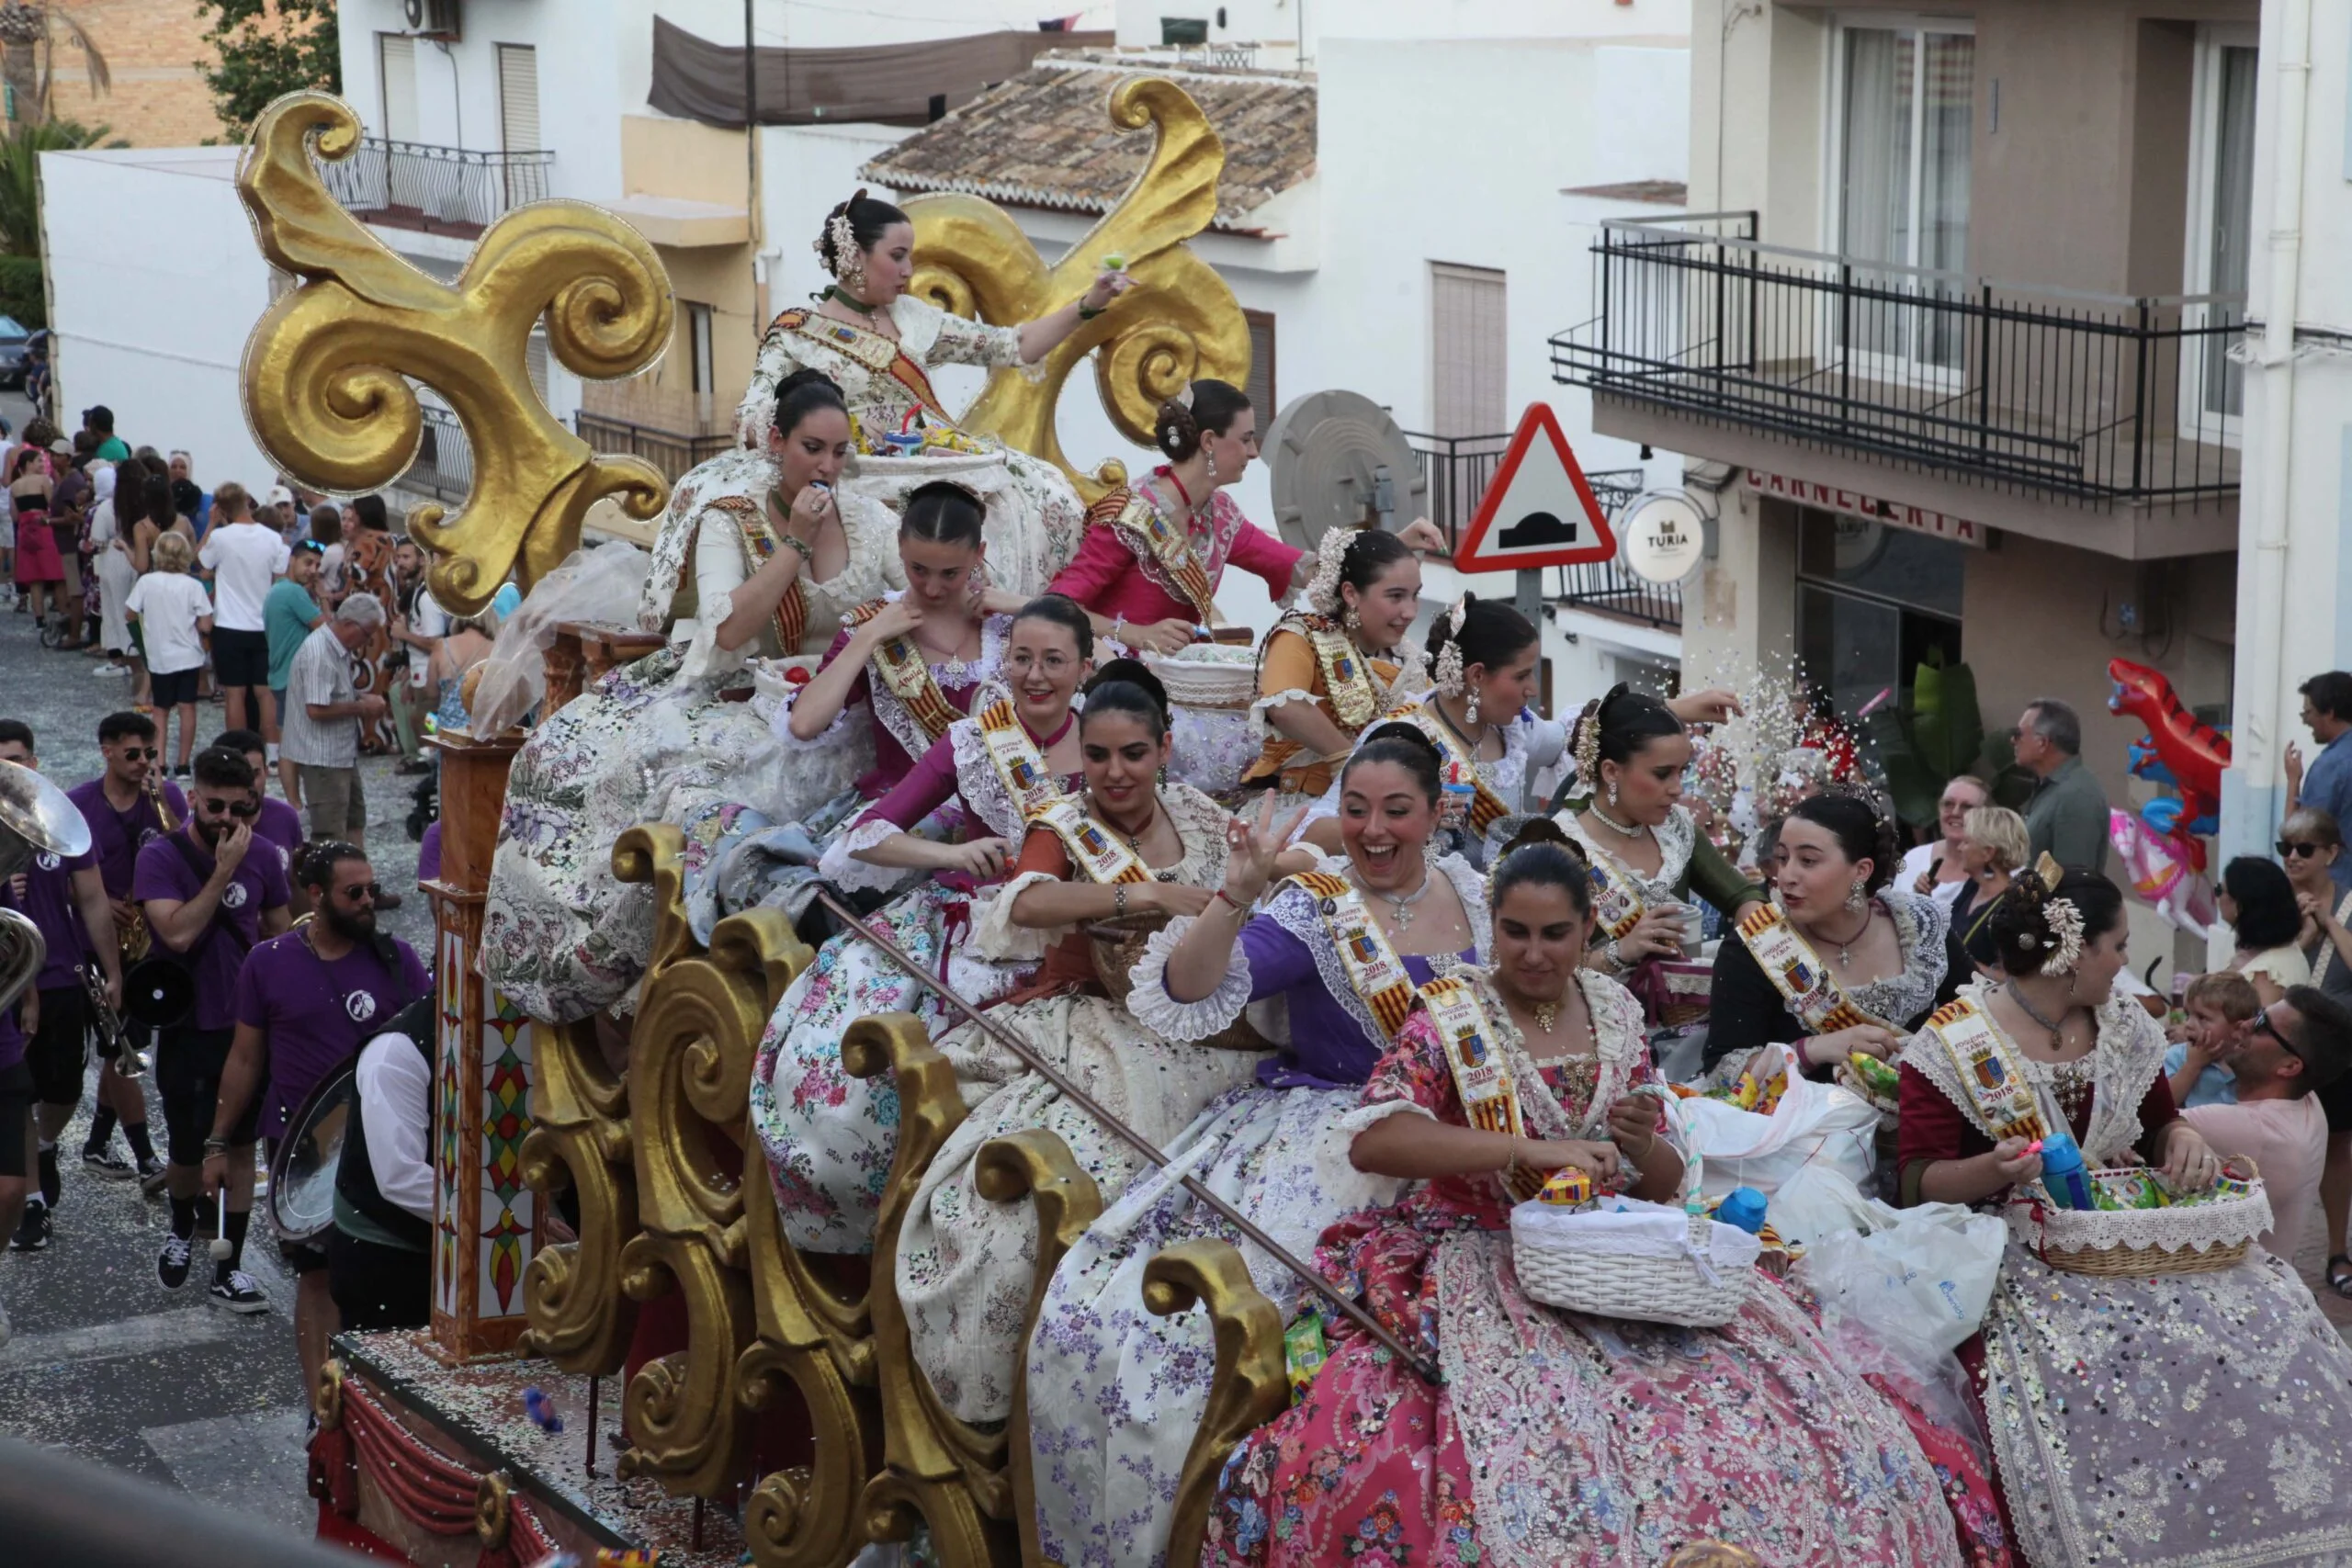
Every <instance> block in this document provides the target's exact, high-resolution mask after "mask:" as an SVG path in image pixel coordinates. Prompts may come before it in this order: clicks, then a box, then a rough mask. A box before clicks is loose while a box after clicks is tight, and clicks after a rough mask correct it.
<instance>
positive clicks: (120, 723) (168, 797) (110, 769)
mask: <svg viewBox="0 0 2352 1568" xmlns="http://www.w3.org/2000/svg"><path fill="white" fill-rule="evenodd" d="M160 739H161V738H160V736H159V735H158V734H157V732H156V728H155V721H154V720H153V718H151V717H149V716H147V715H145V714H143V713H141V712H139V711H137V710H136V709H130V708H126V709H124V710H123V711H121V712H119V713H110V714H108V715H107V716H106V717H104V718H102V719H100V720H98V754H99V755H100V756H101V757H103V758H104V759H105V760H106V771H105V772H104V773H100V774H99V775H98V776H97V777H96V778H94V779H87V780H85V781H84V782H82V783H81V784H75V785H74V787H73V788H72V789H70V790H67V791H66V792H65V797H66V798H67V799H68V800H70V801H72V802H73V803H74V806H75V807H77V808H78V809H79V810H80V811H81V813H82V820H83V821H84V822H85V823H87V824H88V825H89V829H90V850H91V852H92V853H93V854H95V855H96V856H97V861H98V881H99V882H100V884H101V885H103V886H105V888H106V892H107V904H108V906H109V907H110V908H111V909H112V912H113V915H114V929H115V942H116V947H117V953H118V964H119V967H120V970H121V972H123V973H125V974H128V973H129V972H130V966H131V965H132V964H137V963H138V962H139V961H140V960H141V959H142V958H144V957H146V956H147V955H148V953H149V951H150V950H151V948H152V946H153V942H152V940H151V939H150V937H149V935H148V932H147V920H146V917H145V915H144V914H143V913H142V912H141V909H140V908H139V905H138V903H137V901H136V900H134V899H133V898H132V897H131V896H130V885H131V879H132V874H133V871H134V868H135V867H136V866H137V865H138V863H139V852H140V850H141V847H143V846H144V845H146V844H148V843H151V842H153V840H157V839H160V838H162V837H164V835H165V834H167V833H169V832H171V831H172V830H173V829H175V828H177V827H178V826H179V825H180V824H181V823H183V822H185V821H187V796H186V795H182V794H181V793H180V788H179V786H178V785H177V784H173V783H172V782H170V781H169V780H168V779H166V778H164V769H163V766H162V763H161V761H160V760H159V759H160V755H161V752H160ZM131 1028H132V1033H133V1036H134V1042H135V1043H141V1042H143V1040H144V1038H145V1035H146V1032H147V1031H146V1029H145V1028H144V1026H142V1025H139V1024H135V1023H134V1024H133V1025H132V1026H131ZM118 1117H119V1119H120V1121H121V1123H122V1134H123V1136H124V1137H125V1138H126V1139H128V1140H129V1141H130V1152H131V1156H132V1157H133V1158H134V1159H135V1160H136V1162H137V1167H138V1173H139V1183H140V1186H141V1190H144V1191H145V1192H146V1194H147V1195H148V1196H149V1197H151V1198H152V1197H153V1196H154V1195H155V1194H156V1193H157V1192H160V1191H162V1190H163V1187H164V1164H163V1162H162V1161H161V1160H159V1159H157V1158H156V1157H155V1150H154V1147H153V1145H152V1144H150V1143H149V1141H148V1136H147V1100H146V1096H145V1095H144V1094H142V1093H141V1091H140V1088H139V1086H138V1085H137V1084H135V1083H133V1082H131V1081H130V1079H128V1078H125V1077H122V1076H121V1075H120V1074H119V1073H118V1072H116V1070H115V1065H114V1060H113V1059H112V1057H111V1056H110V1057H109V1058H108V1060H107V1064H106V1066H105V1067H104V1068H103V1069H102V1070H101V1071H100V1072H99V1074H98V1107H97V1109H96V1111H93V1112H92V1113H91V1115H90V1134H89V1136H88V1137H87V1138H86V1139H85V1141H84V1143H83V1145H82V1160H83V1163H84V1164H85V1165H93V1166H98V1167H105V1165H106V1162H107V1160H108V1159H110V1158H112V1157H113V1156H112V1154H111V1150H112V1146H113V1144H114V1129H115V1123H116V1121H117V1119H118ZM94 1151H95V1153H94Z"/></svg>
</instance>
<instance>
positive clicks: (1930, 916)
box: [1841, 886, 2136, 1103]
mask: <svg viewBox="0 0 2352 1568" xmlns="http://www.w3.org/2000/svg"><path fill="white" fill-rule="evenodd" d="M1878 907H1879V908H1882V909H1883V910H1885V911H1886V917H1887V919H1890V920H1893V921H1894V941H1895V945H1896V946H1897V947H1898V948H1899V949H1900V950H1901V951H1902V953H1903V967H1902V968H1901V969H1899V970H1897V971H1895V972H1894V974H1892V975H1889V976H1886V977H1885V978H1884V979H1883V980H1871V981H1869V982H1868V983H1866V984H1863V985H1860V986H1844V987H1841V988H1842V989H1843V990H1844V991H1845V993H1846V995H1847V998H1849V1000H1851V1001H1852V1002H1853V1004H1854V1005H1855V1006H1856V1007H1858V1008H1860V1009H1861V1010H1863V1011H1865V1012H1867V1013H1870V1014H1871V1016H1872V1017H1875V1018H1883V1019H1885V1020H1886V1021H1888V1022H1890V1023H1894V1024H1900V1023H1902V1022H1903V1021H1904V1020H1905V1019H1910V1018H1917V1017H1918V1016H1919V1015H1920V1014H1921V1013H1923V1012H1926V1011H1927V1010H1928V1008H1929V1007H1930V1006H1931V1005H1933V1003H1934V1002H1935V999H1936V993H1937V992H1938V991H1939V990H1940V989H1942V988H1943V983H1944V971H1945V969H1946V967H1947V958H1948V954H1947V953H1946V952H1945V939H1946V938H1947V937H1949V936H1950V935H1951V906H1950V905H1947V904H1940V903H1938V902H1937V901H1936V900H1935V899H1933V898H1931V897H1923V896H1921V895H1919V894H1917V893H1906V892H1904V891H1903V890H1902V889H1900V888H1897V887H1892V886H1889V887H1882V888H1880V889H1879V891H1878ZM2135 1103H2136V1101H2135Z"/></svg>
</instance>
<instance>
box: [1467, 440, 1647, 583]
mask: <svg viewBox="0 0 2352 1568" xmlns="http://www.w3.org/2000/svg"><path fill="white" fill-rule="evenodd" d="M1616 554H1617V536H1616V535H1615V534H1613V533H1611V531H1610V527H1609V519H1608V517H1607V516H1606V515H1605V514H1604V513H1602V512H1601V510H1600V502H1597V501H1595V500H1594V499H1593V498H1592V487H1591V486H1590V485H1589V484H1587V483H1586V482H1585V478H1584V469H1583V468H1581V467H1579V466H1578V465H1577V455H1576V454H1575V453H1574V452H1572V451H1570V450H1569V449H1568V438H1567V437H1566V436H1565V435H1563V434H1560V422H1559V421H1558V420H1557V419H1556V418H1555V417H1554V416H1553V413H1552V406H1551V405H1550V404H1549V403H1530V404H1528V405H1527V412H1526V413H1525V414H1523V415H1522V416H1521V419H1520V422H1519V430H1518V432H1517V434H1513V435H1512V436H1511V438H1510V450H1508V451H1506V452H1505V453H1504V454H1503V460H1502V462H1501V463H1500V464H1499V465H1498V467H1497V468H1496V469H1495V478H1494V482H1493V483H1492V484H1489V485H1488V486H1487V493H1486V496H1485V497H1484V498H1483V499H1482V500H1481V501H1480V502H1478V514H1477V515H1476V517H1473V518H1472V519H1471V520H1470V526H1469V529H1468V531H1466V532H1465V533H1464V535H1463V536H1462V542H1461V544H1460V545H1458V546H1456V547H1455V548H1454V552H1453V564H1454V566H1455V567H1456V568H1457V569H1458V570H1463V571H1532V570H1537V569H1539V568H1542V567H1547V566H1574V565H1576V564H1577V562H1579V561H1602V560H1609V559H1611V558H1614V557H1615V556H1616Z"/></svg>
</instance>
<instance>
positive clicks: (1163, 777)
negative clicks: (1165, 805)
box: [1159, 762, 1168, 789]
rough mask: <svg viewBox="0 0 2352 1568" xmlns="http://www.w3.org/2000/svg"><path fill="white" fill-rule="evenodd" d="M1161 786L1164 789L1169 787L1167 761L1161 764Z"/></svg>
mask: <svg viewBox="0 0 2352 1568" xmlns="http://www.w3.org/2000/svg"><path fill="white" fill-rule="evenodd" d="M1159 787H1160V788H1162V789H1166V788H1167V787H1168V764H1167V763H1165V762H1162V763H1160V764H1159Z"/></svg>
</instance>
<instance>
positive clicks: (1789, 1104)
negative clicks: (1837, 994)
mask: <svg viewBox="0 0 2352 1568" xmlns="http://www.w3.org/2000/svg"><path fill="white" fill-rule="evenodd" d="M1783 1063H1785V1064H1787V1065H1788V1066H1789V1087H1788V1091H1787V1092H1786V1093H1784V1094H1783V1095H1781V1102H1780V1104H1779V1105H1778V1106H1776V1107H1774V1108H1773V1111H1772V1114H1770V1116H1762V1115H1758V1113H1757V1112H1755V1111H1742V1110H1740V1109H1739V1108H1738V1107H1737V1106H1736V1105H1733V1104H1731V1103H1730V1102H1729V1101H1727V1100H1709V1099H1703V1098H1702V1099H1697V1100H1684V1101H1682V1102H1681V1111H1682V1115H1683V1121H1684V1124H1685V1126H1686V1127H1687V1129H1688V1131H1689V1134H1690V1136H1691V1139H1692V1140H1693V1142H1694V1143H1695V1144H1696V1145H1697V1148H1698V1151H1699V1153H1700V1154H1701V1155H1702V1156H1704V1157H1705V1159H1706V1162H1707V1170H1706V1189H1705V1190H1706V1193H1707V1196H1708V1197H1710V1198H1721V1197H1722V1196H1723V1195H1724V1193H1726V1192H1729V1191H1730V1190H1732V1189H1733V1188H1735V1187H1753V1188H1755V1189H1756V1190H1758V1191H1759V1192H1761V1193H1763V1194H1764V1195H1765V1196H1766V1197H1768V1198H1769V1197H1770V1196H1771V1195H1772V1194H1773V1193H1774V1192H1776V1191H1778V1190H1780V1189H1781V1186H1782V1185H1783V1184H1784V1183H1786V1182H1788V1181H1791V1180H1792V1179H1795V1177H1796V1175H1797V1173H1798V1172H1800V1171H1802V1170H1804V1169H1806V1168H1808V1167H1813V1166H1825V1167H1826V1168H1829V1169H1831V1170H1834V1171H1836V1172H1838V1174H1839V1175H1841V1176H1843V1177H1845V1178H1846V1179H1848V1180H1849V1181H1851V1182H1852V1183H1854V1185H1855V1186H1857V1187H1860V1185H1861V1184H1862V1183H1864V1182H1866V1181H1868V1180H1869V1179H1870V1175H1871V1168H1872V1166H1874V1165H1875V1164H1876V1163H1877V1158H1878V1145H1877V1140H1878V1112H1877V1111H1873V1110H1872V1109H1871V1106H1870V1103H1869V1102H1868V1101H1867V1100H1862V1099H1861V1098H1860V1096H1858V1095H1856V1094H1854V1093H1852V1092H1851V1091H1850V1090H1848V1089H1840V1088H1839V1087H1838V1086H1837V1085H1836V1084H1825V1083H1816V1082H1815V1081H1814V1080H1813V1079H1811V1078H1808V1077H1804V1074H1803V1072H1802V1071H1801V1070H1799V1069H1798V1068H1797V1067H1796V1066H1795V1064H1794V1059H1793V1054H1792V1052H1790V1050H1789V1048H1788V1047H1787V1046H1785V1045H1778V1044H1775V1045H1768V1046H1765V1047H1764V1048H1763V1049H1762V1050H1759V1051H1758V1052H1757V1054H1756V1060H1755V1063H1754V1065H1753V1070H1754V1071H1755V1073H1756V1075H1757V1077H1758V1078H1759V1079H1765V1078H1770V1077H1771V1076H1772V1074H1773V1073H1774V1072H1775V1071H1776V1070H1778V1067H1779V1066H1781V1064H1783Z"/></svg>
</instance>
